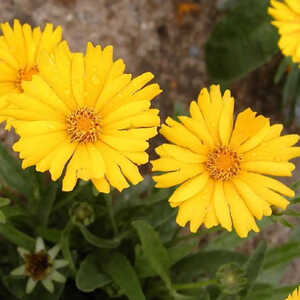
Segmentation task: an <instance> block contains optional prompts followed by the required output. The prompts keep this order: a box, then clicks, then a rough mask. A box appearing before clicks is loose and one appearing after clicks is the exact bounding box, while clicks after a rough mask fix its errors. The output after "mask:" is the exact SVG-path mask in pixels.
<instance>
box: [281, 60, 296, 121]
mask: <svg viewBox="0 0 300 300" xmlns="http://www.w3.org/2000/svg"><path fill="white" fill-rule="evenodd" d="M299 84H300V70H299V68H298V65H296V64H293V65H292V69H291V71H290V72H289V73H288V76H287V78H286V81H285V84H284V88H283V96H282V107H283V108H285V107H286V108H287V110H288V116H287V121H288V122H291V121H292V120H293V118H294V114H295V105H296V101H297V98H298V96H299V92H300V88H299Z"/></svg>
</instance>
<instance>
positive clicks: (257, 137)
mask: <svg viewBox="0 0 300 300" xmlns="http://www.w3.org/2000/svg"><path fill="white" fill-rule="evenodd" d="M269 129H270V123H269V120H268V119H266V120H265V125H264V126H263V127H262V128H260V129H259V130H258V131H257V132H256V133H255V134H254V135H252V136H251V137H250V138H249V139H248V140H247V141H246V142H245V143H243V144H242V145H241V146H240V147H238V148H237V151H238V152H239V153H244V152H248V151H250V150H252V149H254V148H255V147H257V146H258V145H259V144H260V143H261V142H262V141H263V139H264V137H265V136H266V135H267V134H268V131H269Z"/></svg>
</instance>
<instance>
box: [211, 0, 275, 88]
mask: <svg viewBox="0 0 300 300" xmlns="http://www.w3.org/2000/svg"><path fill="white" fill-rule="evenodd" d="M268 6H269V0H243V1H239V3H238V4H237V6H236V7H235V8H234V9H233V10H232V11H230V12H229V13H228V14H227V15H226V16H225V17H224V18H223V19H222V20H221V21H220V22H219V23H217V25H216V26H215V28H214V30H213V32H212V34H211V36H210V38H209V40H208V42H207V44H206V66H207V71H208V73H209V76H210V78H211V79H212V81H214V82H221V83H225V84H228V83H230V82H231V81H232V80H234V79H236V78H240V77H242V76H244V75H246V74H247V73H249V72H251V71H253V70H255V69H256V68H257V67H259V66H261V65H262V64H264V63H266V62H267V61H268V60H269V59H270V58H271V57H272V56H273V55H274V54H275V53H276V52H278V51H279V49H278V46H277V42H278V34H277V30H276V28H275V27H274V26H272V25H271V23H270V17H269V16H268V14H267V8H268Z"/></svg>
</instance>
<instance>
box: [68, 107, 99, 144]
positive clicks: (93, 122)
mask: <svg viewBox="0 0 300 300" xmlns="http://www.w3.org/2000/svg"><path fill="white" fill-rule="evenodd" d="M66 129H67V134H68V135H69V137H70V139H71V142H77V143H82V144H87V143H95V142H96V141H98V139H99V133H100V117H99V116H98V115H97V114H95V112H94V111H93V110H92V109H90V108H88V107H82V108H78V109H76V110H75V111H73V112H72V113H71V114H70V115H69V116H68V117H67V118H66Z"/></svg>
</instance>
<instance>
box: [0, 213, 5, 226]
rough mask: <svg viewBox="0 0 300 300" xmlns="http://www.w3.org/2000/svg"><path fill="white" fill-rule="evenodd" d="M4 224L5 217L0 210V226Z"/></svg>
mask: <svg viewBox="0 0 300 300" xmlns="http://www.w3.org/2000/svg"><path fill="white" fill-rule="evenodd" d="M5 223H6V217H5V214H4V213H3V211H2V210H0V224H5Z"/></svg>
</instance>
